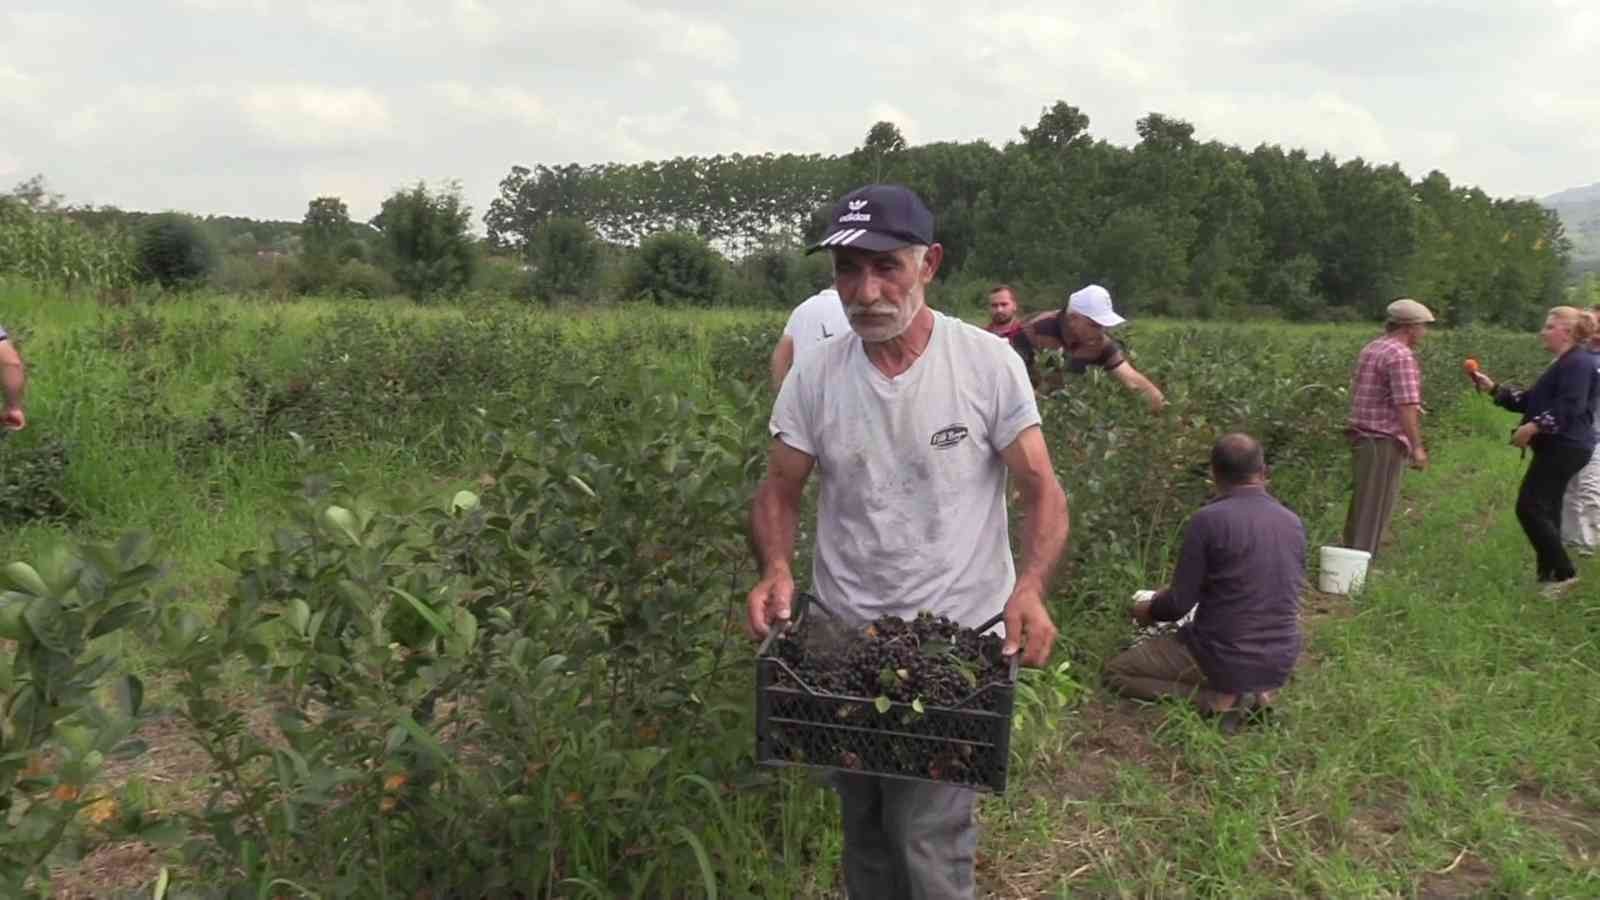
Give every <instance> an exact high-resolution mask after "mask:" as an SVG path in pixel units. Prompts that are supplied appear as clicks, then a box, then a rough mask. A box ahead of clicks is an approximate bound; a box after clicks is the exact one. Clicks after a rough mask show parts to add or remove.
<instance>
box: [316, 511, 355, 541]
mask: <svg viewBox="0 0 1600 900" xmlns="http://www.w3.org/2000/svg"><path fill="white" fill-rule="evenodd" d="M322 521H324V522H326V523H327V524H328V525H329V526H331V527H333V528H337V529H339V530H340V531H342V532H344V535H345V537H347V538H349V539H350V543H352V544H355V545H356V546H357V547H359V546H361V526H360V524H359V523H358V522H357V521H356V514H355V513H353V512H351V511H350V510H348V509H345V508H344V507H342V506H330V507H328V508H327V509H325V510H323V511H322Z"/></svg>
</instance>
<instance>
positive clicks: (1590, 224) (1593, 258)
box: [1539, 182, 1600, 268]
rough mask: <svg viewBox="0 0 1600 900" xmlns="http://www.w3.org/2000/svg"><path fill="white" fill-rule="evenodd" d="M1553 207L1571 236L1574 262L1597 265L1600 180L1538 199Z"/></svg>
mask: <svg viewBox="0 0 1600 900" xmlns="http://www.w3.org/2000/svg"><path fill="white" fill-rule="evenodd" d="M1539 202H1540V203H1541V204H1543V205H1544V206H1548V207H1549V208H1551V209H1553V210H1555V211H1556V213H1557V214H1558V215H1560V216H1561V222H1562V224H1563V225H1565V226H1566V229H1567V237H1569V238H1571V239H1572V261H1573V263H1575V264H1578V265H1583V264H1585V263H1588V264H1590V265H1588V266H1584V267H1585V268H1593V267H1596V266H1600V182H1595V183H1594V184H1591V185H1588V186H1587V187H1576V188H1568V189H1566V190H1564V191H1559V192H1557V193H1554V194H1551V195H1550V196H1548V197H1544V198H1542V199H1540V201H1539Z"/></svg>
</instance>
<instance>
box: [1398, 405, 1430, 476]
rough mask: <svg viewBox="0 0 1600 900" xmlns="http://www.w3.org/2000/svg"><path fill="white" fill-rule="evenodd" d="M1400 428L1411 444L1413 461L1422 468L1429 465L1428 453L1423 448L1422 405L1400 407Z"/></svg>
mask: <svg viewBox="0 0 1600 900" xmlns="http://www.w3.org/2000/svg"><path fill="white" fill-rule="evenodd" d="M1400 427H1401V428H1402V429H1404V430H1405V433H1406V440H1407V441H1409V442H1410V443H1411V460H1412V461H1413V462H1415V463H1416V464H1417V465H1419V466H1421V465H1424V464H1426V463H1427V460H1428V451H1427V450H1425V449H1424V448H1423V446H1422V405H1421V404H1420V403H1407V404H1405V405H1403V406H1401V407H1400Z"/></svg>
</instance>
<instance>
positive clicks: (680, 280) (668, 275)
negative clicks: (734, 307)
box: [623, 231, 727, 306]
mask: <svg viewBox="0 0 1600 900" xmlns="http://www.w3.org/2000/svg"><path fill="white" fill-rule="evenodd" d="M726 268H727V263H726V262H725V261H724V260H723V259H722V257H721V256H720V255H719V254H718V253H717V251H715V250H713V249H712V248H711V245H710V244H707V243H706V242H705V240H703V239H702V238H700V237H698V236H696V235H693V234H689V233H687V232H682V231H667V232H662V233H660V234H654V235H651V236H650V237H647V238H645V239H644V240H643V241H641V242H640V243H639V250H638V252H637V253H636V254H635V255H634V256H633V258H632V259H630V260H629V262H628V270H627V273H626V277H625V278H624V286H623V295H624V299H628V300H647V301H649V302H652V303H656V304H659V305H661V306H713V305H715V304H717V303H720V302H722V300H723V299H724V294H723V286H724V284H725V279H726V276H725V271H724V270H725V269H726Z"/></svg>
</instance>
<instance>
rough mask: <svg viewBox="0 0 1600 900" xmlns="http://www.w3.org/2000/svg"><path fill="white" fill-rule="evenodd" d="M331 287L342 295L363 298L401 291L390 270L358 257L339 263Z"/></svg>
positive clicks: (383, 295)
mask: <svg viewBox="0 0 1600 900" xmlns="http://www.w3.org/2000/svg"><path fill="white" fill-rule="evenodd" d="M330 289H331V290H332V291H333V292H334V293H336V294H340V295H341V296H345V297H361V298H363V299H375V298H378V297H392V296H394V295H395V294H398V293H399V292H400V286H399V285H398V284H396V283H395V280H394V278H392V277H390V275H389V273H388V272H385V271H384V270H382V269H380V268H378V267H377V266H375V265H372V264H371V263H367V262H362V261H361V260H358V259H351V260H346V261H345V262H343V263H340V264H339V267H338V268H337V269H335V270H334V273H333V282H332V284H331V285H330Z"/></svg>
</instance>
